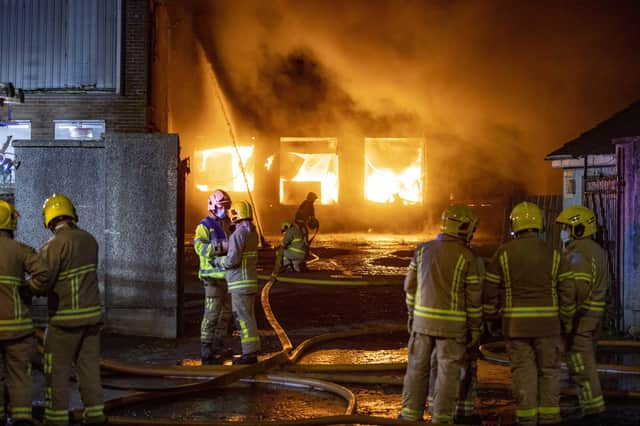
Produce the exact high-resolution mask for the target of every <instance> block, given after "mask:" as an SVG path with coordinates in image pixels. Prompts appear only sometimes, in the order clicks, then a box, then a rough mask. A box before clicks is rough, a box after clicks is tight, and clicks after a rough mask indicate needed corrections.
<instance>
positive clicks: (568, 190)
mask: <svg viewBox="0 0 640 426" xmlns="http://www.w3.org/2000/svg"><path fill="white" fill-rule="evenodd" d="M564 193H565V194H566V195H576V180H575V179H574V178H569V179H567V180H565V188H564Z"/></svg>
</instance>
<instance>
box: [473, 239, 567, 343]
mask: <svg viewBox="0 0 640 426" xmlns="http://www.w3.org/2000/svg"><path fill="white" fill-rule="evenodd" d="M565 268H566V263H565V262H563V261H562V260H561V258H560V254H559V253H558V251H557V250H554V249H552V248H549V247H548V246H547V245H546V244H545V242H544V241H542V240H541V239H540V238H539V237H538V234H537V233H536V232H524V233H523V234H521V235H519V236H517V237H516V238H515V239H514V240H512V241H509V242H507V243H505V244H503V245H502V246H500V247H499V248H498V250H497V251H496V253H495V255H494V256H493V258H492V260H491V262H490V264H489V266H488V268H487V272H486V275H485V303H484V306H483V308H484V313H485V315H486V316H488V317H492V316H499V315H500V316H502V318H503V320H502V331H503V333H504V335H505V336H506V337H545V336H555V335H558V334H560V319H559V309H560V306H559V303H558V291H557V279H558V276H559V274H561V273H563V272H564V271H565Z"/></svg>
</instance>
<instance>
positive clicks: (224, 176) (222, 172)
mask: <svg viewBox="0 0 640 426" xmlns="http://www.w3.org/2000/svg"><path fill="white" fill-rule="evenodd" d="M253 148H254V147H253V145H251V146H239V147H238V149H237V151H236V148H235V147H233V146H223V147H220V148H208V149H203V150H199V151H196V152H195V155H196V164H197V167H196V169H195V174H196V179H197V183H196V188H198V190H200V191H203V192H210V191H213V190H214V189H216V188H225V189H227V190H229V191H234V192H243V191H246V190H247V185H246V183H245V180H244V177H243V176H242V168H244V171H245V173H246V177H247V181H248V183H249V189H250V190H253V181H254V178H253V177H254V176H253V167H252V160H253ZM238 152H239V153H240V159H239V158H238ZM240 160H241V161H242V163H240ZM241 164H242V167H241Z"/></svg>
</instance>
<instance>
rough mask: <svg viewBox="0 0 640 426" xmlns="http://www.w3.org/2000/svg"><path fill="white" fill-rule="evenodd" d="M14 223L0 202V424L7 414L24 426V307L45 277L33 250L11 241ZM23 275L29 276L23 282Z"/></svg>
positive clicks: (29, 341) (27, 416) (28, 350)
mask: <svg viewBox="0 0 640 426" xmlns="http://www.w3.org/2000/svg"><path fill="white" fill-rule="evenodd" d="M17 222H18V212H16V210H15V209H14V207H13V205H12V204H9V203H8V202H6V201H4V200H0V379H1V380H0V424H5V422H6V418H7V415H10V416H11V420H12V422H11V424H12V425H15V426H20V425H22V426H25V425H31V424H32V417H31V398H32V386H33V385H32V380H31V360H30V358H31V354H32V353H33V352H34V350H33V349H34V339H33V333H34V331H35V330H34V328H33V323H32V321H31V317H30V316H29V307H28V305H29V304H30V303H31V293H42V292H46V289H47V287H46V285H47V282H48V280H49V274H48V271H47V265H46V264H45V262H44V260H43V259H42V258H41V257H40V256H38V255H37V254H36V252H35V250H34V249H33V248H31V247H29V246H27V245H25V244H22V243H19V242H17V241H15V240H14V239H13V237H14V236H13V234H14V232H15V230H16V228H17ZM25 274H28V275H29V276H30V279H29V280H28V281H27V282H26V283H25V280H24V278H25ZM5 380H6V384H7V388H8V390H9V395H8V398H7V397H6V395H5ZM5 400H8V401H9V404H8V408H9V412H8V413H6V412H5Z"/></svg>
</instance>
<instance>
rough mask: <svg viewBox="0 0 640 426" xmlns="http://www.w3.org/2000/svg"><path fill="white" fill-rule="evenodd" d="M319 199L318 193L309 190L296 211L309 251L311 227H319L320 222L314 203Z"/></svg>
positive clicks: (296, 220)
mask: <svg viewBox="0 0 640 426" xmlns="http://www.w3.org/2000/svg"><path fill="white" fill-rule="evenodd" d="M317 199H318V195H316V193H315V192H309V193H308V194H307V198H306V199H305V200H304V201H303V202H302V203H301V204H300V207H298V210H297V211H296V216H295V219H294V221H295V223H296V224H297V225H298V226H299V227H300V230H301V231H302V235H303V237H304V240H305V243H306V246H307V251H308V250H309V245H310V241H309V229H318V228H319V226H320V223H319V222H318V219H317V218H316V213H315V208H314V207H313V203H314V202H315V201H316V200H317Z"/></svg>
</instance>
